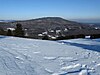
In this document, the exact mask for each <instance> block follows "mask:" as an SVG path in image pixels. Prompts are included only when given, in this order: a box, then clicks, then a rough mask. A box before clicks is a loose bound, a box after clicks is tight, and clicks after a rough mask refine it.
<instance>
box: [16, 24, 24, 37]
mask: <svg viewBox="0 0 100 75" xmlns="http://www.w3.org/2000/svg"><path fill="white" fill-rule="evenodd" d="M14 35H15V36H18V37H23V36H24V31H23V29H22V25H21V24H19V23H18V24H16V29H15V34H14Z"/></svg>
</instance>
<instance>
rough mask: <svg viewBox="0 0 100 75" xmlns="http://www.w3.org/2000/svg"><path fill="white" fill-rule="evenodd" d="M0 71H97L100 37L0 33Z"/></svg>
mask: <svg viewBox="0 0 100 75" xmlns="http://www.w3.org/2000/svg"><path fill="white" fill-rule="evenodd" d="M0 75H100V39H72V40H59V41H46V40H36V39H26V38H18V37H7V36H0Z"/></svg>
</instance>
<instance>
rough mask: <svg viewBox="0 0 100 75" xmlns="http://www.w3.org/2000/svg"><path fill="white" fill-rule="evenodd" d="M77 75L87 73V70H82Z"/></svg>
mask: <svg viewBox="0 0 100 75" xmlns="http://www.w3.org/2000/svg"><path fill="white" fill-rule="evenodd" d="M79 75H88V71H87V70H82V71H81V72H80V73H79Z"/></svg>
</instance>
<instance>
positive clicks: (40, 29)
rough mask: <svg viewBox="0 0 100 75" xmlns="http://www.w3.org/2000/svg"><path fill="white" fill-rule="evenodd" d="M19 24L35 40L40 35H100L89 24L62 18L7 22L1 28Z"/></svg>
mask: <svg viewBox="0 0 100 75" xmlns="http://www.w3.org/2000/svg"><path fill="white" fill-rule="evenodd" d="M17 23H20V24H22V27H23V29H25V33H27V34H28V36H31V37H35V38H38V35H40V34H42V35H43V34H48V35H50V36H59V33H60V35H64V36H67V35H79V34H84V35H90V34H95V33H96V34H97V33H98V31H96V32H95V31H94V30H95V28H94V27H93V26H91V25H89V24H84V23H78V22H75V21H70V20H66V19H63V18H60V17H44V18H38V19H31V20H23V21H9V22H7V21H6V22H0V27H1V28H4V29H7V28H15V27H16V24H17Z"/></svg>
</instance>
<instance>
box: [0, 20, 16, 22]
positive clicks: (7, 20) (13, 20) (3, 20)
mask: <svg viewBox="0 0 100 75" xmlns="http://www.w3.org/2000/svg"><path fill="white" fill-rule="evenodd" d="M0 22H15V20H0Z"/></svg>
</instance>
